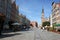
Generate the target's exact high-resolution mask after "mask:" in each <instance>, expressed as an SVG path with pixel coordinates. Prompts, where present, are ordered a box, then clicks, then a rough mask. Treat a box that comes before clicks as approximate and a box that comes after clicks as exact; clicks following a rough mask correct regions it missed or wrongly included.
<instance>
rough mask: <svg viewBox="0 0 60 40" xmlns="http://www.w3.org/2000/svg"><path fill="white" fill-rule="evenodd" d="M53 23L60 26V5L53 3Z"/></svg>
mask: <svg viewBox="0 0 60 40" xmlns="http://www.w3.org/2000/svg"><path fill="white" fill-rule="evenodd" d="M52 21H53V22H52V23H53V24H60V3H54V2H53V3H52Z"/></svg>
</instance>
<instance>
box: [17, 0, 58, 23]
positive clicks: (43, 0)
mask: <svg viewBox="0 0 60 40" xmlns="http://www.w3.org/2000/svg"><path fill="white" fill-rule="evenodd" d="M53 1H55V2H59V0H16V4H17V5H18V6H19V12H20V13H21V14H23V15H25V16H26V17H27V18H28V19H29V20H30V21H37V22H38V23H39V24H41V12H42V7H43V8H44V12H45V17H49V15H50V14H51V13H52V11H51V10H52V5H51V4H52V2H53Z"/></svg>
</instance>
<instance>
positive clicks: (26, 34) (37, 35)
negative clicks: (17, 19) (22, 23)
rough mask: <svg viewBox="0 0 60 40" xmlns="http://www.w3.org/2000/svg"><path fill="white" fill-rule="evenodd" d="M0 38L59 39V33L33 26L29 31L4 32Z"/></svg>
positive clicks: (18, 39) (19, 39) (25, 39)
mask: <svg viewBox="0 0 60 40" xmlns="http://www.w3.org/2000/svg"><path fill="white" fill-rule="evenodd" d="M0 40H60V34H56V33H53V32H48V31H46V30H44V31H42V30H40V29H38V28H33V30H30V31H20V32H11V33H4V34H3V36H2V37H0Z"/></svg>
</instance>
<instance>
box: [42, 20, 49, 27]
mask: <svg viewBox="0 0 60 40" xmlns="http://www.w3.org/2000/svg"><path fill="white" fill-rule="evenodd" d="M46 25H47V26H50V22H49V21H45V22H43V24H42V26H43V27H45V26H46Z"/></svg>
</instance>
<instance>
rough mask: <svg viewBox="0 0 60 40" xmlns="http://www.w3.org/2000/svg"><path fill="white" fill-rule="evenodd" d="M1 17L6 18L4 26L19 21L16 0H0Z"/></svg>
mask: <svg viewBox="0 0 60 40" xmlns="http://www.w3.org/2000/svg"><path fill="white" fill-rule="evenodd" d="M0 18H2V19H4V26H5V25H9V26H10V25H11V24H12V23H13V22H19V11H18V6H17V5H16V0H0Z"/></svg>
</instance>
